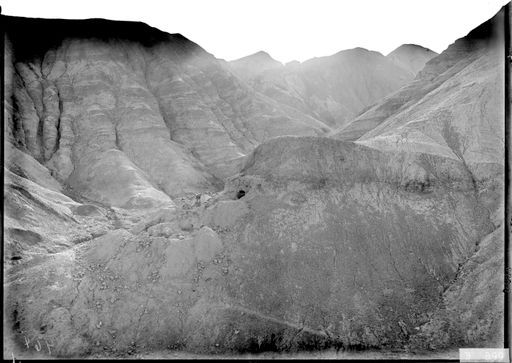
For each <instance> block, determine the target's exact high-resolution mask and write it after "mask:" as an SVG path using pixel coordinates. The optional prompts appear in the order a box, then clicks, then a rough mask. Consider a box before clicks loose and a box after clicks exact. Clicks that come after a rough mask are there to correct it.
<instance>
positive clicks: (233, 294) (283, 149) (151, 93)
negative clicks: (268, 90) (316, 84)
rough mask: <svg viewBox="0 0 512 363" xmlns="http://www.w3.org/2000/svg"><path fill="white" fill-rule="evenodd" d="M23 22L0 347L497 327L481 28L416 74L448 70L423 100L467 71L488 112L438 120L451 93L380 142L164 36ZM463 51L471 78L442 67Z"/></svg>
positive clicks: (483, 335)
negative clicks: (471, 121)
mask: <svg viewBox="0 0 512 363" xmlns="http://www.w3.org/2000/svg"><path fill="white" fill-rule="evenodd" d="M6 19H7V20H8V23H9V22H11V31H12V30H15V29H17V28H16V27H17V26H19V24H18V25H16V24H15V23H16V21H15V20H16V19H12V18H6ZM27 21H28V22H31V21H34V20H21V23H20V24H27V23H23V22H27ZM41 22H42V23H38V21H36V23H37V24H39V25H37V24H36V25H37V26H40V25H41V24H42V25H44V26H45V27H46V28H45V29H46V30H45V31H46V32H47V33H46V34H48V32H50V33H51V32H54V33H53V35H52V37H49V38H48V39H53V40H52V41H50V40H48V41H47V42H46V43H44V42H43V43H37V44H36V45H34V47H32V48H31V47H27V46H26V45H27V44H31V43H28V39H27V38H24V36H23V34H22V33H19V34H17V33H15V32H11V33H8V35H9V37H8V46H7V52H6V54H5V59H6V67H7V71H6V76H7V77H6V80H7V83H6V95H7V97H6V104H5V108H4V113H5V115H6V120H7V122H6V124H5V127H6V165H5V169H4V170H5V174H6V183H5V188H6V190H5V193H6V197H5V200H4V207H5V208H4V210H5V222H6V223H5V238H6V258H7V261H8V265H7V269H6V272H7V273H6V277H5V280H4V287H5V291H6V301H5V311H4V313H5V317H6V318H5V319H4V324H5V327H6V331H7V335H6V338H5V339H4V342H5V343H6V347H7V348H6V350H4V355H6V354H7V355H8V356H9V357H10V352H15V355H16V357H20V356H22V357H25V356H30V355H31V354H33V355H34V356H36V357H41V356H53V357H55V356H58V357H64V356H67V357H77V356H82V357H90V356H101V357H105V356H108V357H116V356H121V357H126V356H127V355H132V354H136V353H140V352H154V351H166V352H175V351H184V350H185V351H192V352H203V353H240V352H261V351H268V350H272V351H278V352H294V351H300V350H310V349H323V348H325V349H327V348H331V347H334V348H357V349H361V348H362V349H365V348H366V349H380V351H381V352H386V351H389V350H390V349H398V350H407V351H412V352H417V351H419V350H422V349H427V350H429V351H430V352H431V351H438V352H439V351H440V350H441V349H449V348H453V347H461V346H470V347H471V346H473V347H474V346H484V347H495V346H496V345H500V344H501V343H502V341H501V340H502V339H503V335H502V331H501V325H500V317H501V316H502V315H500V314H502V313H503V301H502V299H501V296H502V295H501V286H502V283H501V281H500V280H498V279H493V274H499V271H502V268H503V258H502V255H503V252H502V250H501V249H500V246H501V243H502V237H503V236H502V232H501V230H500V229H499V227H500V225H502V224H503V217H502V214H501V213H502V212H501V211H502V210H501V209H500V205H501V204H502V200H503V194H502V178H503V176H502V174H503V172H502V169H501V164H500V160H499V155H502V152H503V151H502V150H501V149H500V146H499V144H497V145H491V144H492V143H491V142H490V141H489V140H488V139H487V138H489V137H491V136H489V135H490V133H489V132H488V130H491V129H493V130H495V131H496V132H497V133H496V135H494V136H496V137H499V130H500V128H499V127H500V126H499V125H495V123H497V122H498V121H499V120H498V119H497V117H490V116H491V115H494V113H493V112H495V111H492V110H491V109H490V106H489V105H497V104H499V103H500V102H501V101H500V100H499V99H497V96H498V95H499V93H498V92H494V91H493V88H492V86H489V85H493V84H494V83H492V82H491V83H488V82H487V80H488V77H490V75H491V73H492V69H494V70H495V68H492V67H494V66H492V67H491V66H489V64H487V63H486V62H489V59H488V57H487V56H485V55H484V54H483V53H482V52H483V51H482V49H486V48H480V44H489V42H488V41H486V40H484V38H485V37H484V35H485V34H482V32H481V30H480V31H477V32H476V33H473V35H475V34H477V35H478V34H479V35H478V38H479V39H480V40H478V41H471V42H470V43H468V44H470V45H468V46H467V47H462V48H460V47H459V48H457V47H455V48H453V47H452V48H450V49H449V50H448V51H447V52H446V54H445V53H443V54H441V55H440V56H439V57H437V58H434V59H432V60H431V61H430V62H429V63H428V65H427V67H426V68H425V69H424V71H423V73H422V74H423V75H421V74H420V76H419V79H423V78H422V77H427V75H429V76H428V77H433V78H432V79H434V80H438V81H439V80H440V79H441V78H442V77H447V78H446V79H444V78H443V79H444V81H442V82H441V81H439V82H441V83H442V85H441V86H440V87H445V86H446V85H449V84H450V82H454V83H453V84H452V86H451V87H452V88H451V90H452V93H448V91H446V92H445V93H444V97H443V98H442V99H441V98H433V99H432V100H430V101H428V102H430V103H428V105H430V107H431V108H432V110H434V111H432V112H435V110H439V109H443V110H445V111H446V109H447V108H448V106H449V105H452V106H453V104H452V102H454V101H455V100H459V96H460V95H461V94H462V93H461V92H462V91H461V90H460V89H461V87H462V88H463V89H464V90H465V91H464V92H466V93H468V94H471V95H472V96H475V97H476V95H474V94H473V93H471V92H473V91H472V90H473V88H472V87H473V86H474V87H476V88H475V89H476V90H480V91H481V90H482V89H484V90H487V91H486V92H488V93H485V92H483V93H480V95H481V98H477V99H479V100H480V99H481V100H484V101H485V100H487V101H485V102H487V103H485V102H484V104H478V105H476V106H474V110H475V112H476V111H478V112H481V115H483V116H485V118H484V120H486V121H485V122H488V123H489V126H488V128H484V127H483V126H482V128H481V129H479V130H480V131H481V132H482V135H480V136H478V134H476V133H471V132H470V131H469V129H468V128H460V126H461V122H462V121H461V120H462V119H463V117H464V115H467V112H466V111H467V107H469V106H468V102H469V99H468V102H466V103H464V102H460V103H459V104H460V107H455V106H454V107H453V109H452V110H451V112H452V116H453V117H445V118H443V120H444V121H443V122H444V123H443V124H442V125H444V126H442V127H441V129H436V128H435V127H434V126H433V124H432V123H431V122H427V121H428V120H427V121H426V122H425V123H424V125H425V126H424V128H423V129H422V130H423V131H424V132H425V134H427V133H428V132H431V133H432V135H433V134H435V133H436V132H441V133H442V132H445V134H442V135H444V136H443V137H444V138H443V139H441V138H438V139H435V137H434V136H432V138H433V139H435V140H436V141H435V142H432V144H431V145H429V147H423V146H422V145H424V144H425V143H421V142H417V143H413V142H409V141H410V140H413V139H412V138H410V137H409V138H406V141H407V142H403V143H402V144H401V146H400V147H389V146H390V145H391V144H392V143H390V142H384V143H382V145H384V146H381V144H379V143H378V142H376V141H375V142H374V141H372V140H376V139H377V138H378V137H380V136H381V135H383V136H386V135H387V134H385V133H383V134H376V136H372V137H371V138H368V139H365V140H361V141H358V142H355V143H354V142H351V141H343V140H337V139H333V138H327V137H318V136H315V135H316V134H323V133H325V132H324V131H328V130H329V128H328V127H327V126H325V125H324V124H322V123H321V122H319V121H318V120H317V119H314V118H312V117H310V116H306V115H305V114H304V113H301V112H300V111H299V109H298V108H288V107H287V106H284V105H283V103H282V102H281V101H279V100H278V101H275V100H272V99H270V98H268V97H267V96H265V95H262V94H260V93H258V92H256V91H254V90H253V89H251V88H250V87H249V86H248V85H247V84H246V83H244V81H241V80H239V78H237V76H236V75H234V74H233V73H231V72H230V70H229V69H228V66H226V65H225V64H223V63H222V62H219V61H217V60H215V58H213V56H211V55H209V54H208V53H206V52H205V51H204V50H202V49H201V48H200V47H198V46H197V45H195V44H194V43H192V42H190V41H188V40H186V39H185V38H183V37H182V36H180V35H168V34H165V33H161V32H158V31H156V30H153V29H150V28H149V27H147V26H145V25H143V24H133V23H116V24H117V25H118V27H117V28H116V27H112V26H111V25H112V23H111V22H103V21H98V20H91V21H85V23H84V22H76V23H75V22H71V23H67V22H63V23H61V22H59V21H55V22H56V23H55V24H54V23H52V22H54V21H53V20H52V21H50V20H48V21H41ZM52 24H53V25H52ZM65 24H67V25H66V26H68V28H67V29H68V31H67V32H66V34H71V35H73V37H72V39H60V38H59V37H58V36H57V35H56V34H55V33H58V30H59V29H60V27H61V26H64V25H65ZM70 24H75V25H73V26H71V25H70ZM91 24H95V25H96V26H97V27H96V28H94V29H95V30H94V33H93V34H92V35H91V33H90V29H91V27H90V25H91ZM36 25H34V26H36ZM42 25H41V26H42ZM50 25H51V26H50ZM37 29H41V32H43V30H42V28H37ZM52 29H53V30H52ZM84 32H85V33H84ZM484 33H485V32H484ZM487 36H488V34H487ZM55 39H57V41H54V40H55ZM16 44H24V46H17V45H16ZM456 44H466V43H463V42H461V41H459V42H458V43H456ZM454 49H455V50H456V51H454ZM457 49H458V50H457ZM492 49H494V48H492ZM473 57H474V58H473ZM467 62H469V63H471V64H472V66H471V67H470V68H467V67H466V66H467ZM482 62H483V63H482ZM454 63H455V64H459V66H460V67H462V68H460V69H459V70H460V72H459V73H457V74H452V73H450V72H452V68H451V67H455V66H454V65H453V64H454ZM492 64H494V63H492ZM475 65H480V66H481V67H480V66H479V67H476V68H475ZM488 66H489V67H490V68H489V67H488ZM457 67H458V66H457ZM429 70H430V71H429ZM470 70H471V72H473V73H472V74H473V76H474V75H475V74H482V77H483V78H482V79H483V80H482V82H476V83H475V84H472V85H466V86H467V87H465V86H464V85H465V83H464V84H462V85H461V84H460V83H457V82H458V79H459V78H457V77H459V76H460V75H461V74H465V73H464V72H469V71H470ZM445 71H446V72H445ZM443 72H445V73H446V74H445V75H444V76H442V75H441V74H442V73H443ZM471 72H469V73H468V77H469V74H470V73H471ZM475 72H476V73H475ZM163 75H165V77H164V76H163ZM450 75H451V76H450ZM439 77H441V78H439ZM418 82H419V83H418ZM421 82H424V83H423V86H424V87H427V86H426V85H427V83H426V82H425V81H418V79H417V80H416V81H413V82H412V83H411V84H409V85H408V86H406V88H405V89H408V90H413V89H416V88H415V87H417V85H418V84H420V83H421ZM436 82H437V81H436ZM433 84H437V83H435V82H433ZM463 86H464V87H465V88H464V87H463ZM489 87H491V89H489ZM405 89H402V90H401V91H399V92H398V94H401V92H405V91H404V90H405ZM418 89H421V90H422V91H421V92H423V91H424V89H423V88H421V87H420V88H418ZM421 92H420V91H418V93H417V95H418V94H421ZM475 92H476V91H475ZM431 94H432V97H434V96H435V94H436V92H435V91H433V92H431ZM486 94H487V96H485V95H486ZM449 95H453V99H452V98H450V97H449ZM423 97H427V96H421V98H422V99H423ZM428 97H430V96H428ZM436 97H437V96H436ZM390 99H393V100H394V101H393V102H395V103H394V104H395V105H397V107H398V108H399V109H400V108H401V107H404V108H407V109H408V110H409V111H408V112H411V113H410V114H411V115H412V114H414V112H416V111H414V110H413V107H412V106H411V105H409V104H408V103H407V102H408V101H407V100H405V99H402V100H405V101H404V102H405V104H404V105H398V103H399V102H401V101H400V99H399V98H396V95H394V96H392V97H391V98H388V99H387V100H386V102H387V101H389V100H390ZM411 102H412V101H411ZM443 102H446V103H443ZM426 105H427V100H426V99H425V100H423V101H421V102H419V103H418V105H417V107H418V110H420V111H418V112H424V111H421V109H424V106H425V107H426ZM485 105H488V106H485ZM378 107H380V106H379V105H377V106H376V108H375V109H377V108H378ZM443 107H444V108H443ZM368 112H375V110H374V109H373V108H372V109H371V110H369V111H368ZM363 115H364V114H363ZM487 116H489V117H487ZM404 117H405V116H404ZM397 120H398V118H397ZM403 120H405V118H404V119H403ZM356 121H357V120H356ZM387 122H388V121H383V122H382V123H381V124H380V125H384V126H382V127H383V130H384V129H385V130H389V135H392V134H393V133H395V132H398V131H397V130H402V129H404V128H411V127H413V126H414V127H415V126H417V125H419V124H420V121H419V120H416V122H414V123H412V124H410V123H407V124H406V125H405V126H404V125H402V124H401V123H399V122H398V121H397V124H396V125H395V124H393V122H391V121H389V124H388V123H387ZM475 122H476V119H475ZM478 122H480V123H479V125H481V123H482V122H483V121H478ZM386 125H387V126H386ZM393 125H394V126H393ZM395 126H396V127H395ZM443 127H444V128H443ZM372 130H373V128H372ZM375 130H376V129H375ZM439 130H441V131H439ZM443 130H444V131H443ZM486 130H487V131H486ZM375 132H377V131H375ZM386 132H387V131H386ZM288 134H294V135H298V136H285V137H278V138H274V139H271V140H266V139H267V138H271V137H273V136H278V135H288ZM494 136H493V137H494ZM386 137H387V136H386ZM478 137H480V138H481V140H480V139H478ZM465 138H468V140H475V142H474V144H470V147H468V148H465V149H460V147H462V146H464V145H467V144H465V143H464V142H463V141H461V140H466V139H465ZM265 140H266V141H265ZM414 140H416V139H414ZM422 140H423V141H424V139H422ZM442 140H445V144H446V145H445V144H443V143H442ZM493 140H494V139H493ZM408 142H409V143H408ZM472 145H476V146H472ZM482 145H484V146H482ZM472 147H474V149H472ZM468 150H480V151H481V153H480V154H479V152H480V151H479V152H477V151H475V152H474V153H471V152H469V151H468ZM494 151H496V152H501V154H498V155H497V156H496V155H494V156H493V155H492V153H493V152H494ZM477 154H478V155H480V156H478V157H476V156H475V155H477ZM490 171H491V172H490ZM225 177H227V178H225ZM224 178H225V179H224ZM222 179H224V180H225V183H224V186H223V190H220V189H221V188H222V183H221V180H222ZM466 302H468V304H466V305H464V304H463V303H466ZM470 304H471V306H470ZM473 305H475V306H476V308H473V307H472V306H473ZM438 332H441V333H442V334H437V333H438Z"/></svg>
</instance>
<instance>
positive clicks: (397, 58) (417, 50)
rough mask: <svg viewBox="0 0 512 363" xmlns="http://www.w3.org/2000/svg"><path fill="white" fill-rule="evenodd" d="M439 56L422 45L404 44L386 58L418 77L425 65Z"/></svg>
mask: <svg viewBox="0 0 512 363" xmlns="http://www.w3.org/2000/svg"><path fill="white" fill-rule="evenodd" d="M437 55H438V54H437V53H436V52H434V51H432V50H430V49H427V48H424V47H422V46H420V45H416V44H402V45H401V46H399V47H398V48H396V49H395V50H393V51H392V52H391V53H389V54H388V55H387V56H386V57H387V58H388V59H390V60H392V61H393V62H394V63H396V64H397V65H399V66H400V67H402V68H404V69H407V70H408V71H409V72H411V73H412V74H414V75H416V74H417V73H418V72H419V71H421V70H422V69H423V67H424V66H425V63H427V62H428V61H429V60H430V59H432V58H434V57H435V56H437Z"/></svg>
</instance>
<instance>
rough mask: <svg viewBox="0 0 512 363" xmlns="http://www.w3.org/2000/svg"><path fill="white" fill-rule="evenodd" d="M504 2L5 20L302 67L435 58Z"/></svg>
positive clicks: (59, 4) (25, 11)
mask: <svg viewBox="0 0 512 363" xmlns="http://www.w3.org/2000/svg"><path fill="white" fill-rule="evenodd" d="M507 2H508V1H506V0H251V1H249V0H145V1H128V0H126V1H112V0H87V1H70V0H44V1H41V0H3V1H2V14H5V15H16V16H26V17H40V18H68V19H84V18H106V19H113V20H132V21H142V22H145V23H147V24H149V25H151V26H153V27H156V28H158V29H160V30H163V31H167V32H169V33H181V34H182V35H184V36H185V37H187V38H189V39H190V40H192V41H194V42H196V43H198V44H199V45H200V46H202V47H203V48H204V49H206V50H207V51H208V52H210V53H212V54H214V55H215V56H216V57H218V58H223V59H226V60H232V59H236V58H240V57H243V56H246V55H249V54H252V53H255V52H257V51H260V50H264V51H266V52H268V53H269V54H270V55H271V56H272V57H274V58H275V59H277V60H279V61H281V62H288V61H291V60H299V61H305V60H307V59H309V58H313V57H320V56H325V55H331V54H334V53H336V52H338V51H340V50H343V49H349V48H355V47H363V48H367V49H371V50H376V51H379V52H381V53H383V54H384V55H386V54H388V53H389V52H391V51H392V50H393V49H395V48H396V47H398V46H399V45H401V44H404V43H414V44H419V45H422V46H424V47H427V48H430V49H432V50H434V51H436V52H438V53H440V52H442V51H443V50H444V49H446V47H447V46H448V45H450V44H451V43H453V42H454V41H455V40H456V39H457V38H460V37H462V36H464V35H466V34H467V33H468V32H469V31H471V30H472V29H473V28H475V27H477V26H478V25H480V24H481V23H483V22H484V21H486V20H487V19H489V18H491V17H492V16H493V15H494V14H495V13H497V12H498V10H499V9H500V8H501V7H502V6H503V5H505V4H506V3H507Z"/></svg>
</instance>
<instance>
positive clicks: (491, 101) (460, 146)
mask: <svg viewBox="0 0 512 363" xmlns="http://www.w3.org/2000/svg"><path fill="white" fill-rule="evenodd" d="M503 60H504V53H503V11H502V12H499V13H498V14H497V15H496V16H495V17H494V18H493V19H491V20H489V21H488V22H486V23H484V24H482V25H481V26H479V27H478V28H476V29H475V30H473V31H472V32H470V33H469V34H468V35H467V36H466V37H464V38H461V39H459V40H457V41H456V42H455V43H454V44H452V45H451V46H450V47H448V49H447V50H445V51H444V52H443V53H441V54H440V55H439V56H437V57H435V58H433V59H431V60H430V61H429V62H428V63H427V64H426V66H425V68H424V69H423V70H421V71H420V72H419V74H418V76H417V77H416V79H415V80H414V81H413V82H411V83H409V84H407V85H405V86H404V87H403V88H401V89H400V90H398V91H397V92H395V93H394V94H392V95H390V96H388V97H386V98H385V99H384V100H382V101H381V102H378V103H377V104H376V105H374V106H373V107H371V108H370V109H369V110H368V111H366V112H364V113H363V114H361V115H359V116H358V117H356V118H355V119H354V120H353V121H352V122H350V123H349V124H348V125H346V126H344V127H342V128H340V129H339V130H337V131H336V132H334V133H333V135H334V137H336V138H339V139H342V140H359V141H361V142H364V143H365V145H370V146H372V147H377V148H379V149H386V150H387V149H398V150H406V151H421V152H427V153H432V154H439V155H445V156H446V157H452V158H455V159H459V160H462V159H463V160H464V161H465V162H466V163H468V164H469V163H499V164H502V163H503V148H504V138H503V135H504V131H503V121H502V120H503V92H504V91H503V79H504V73H503V71H504V67H503Z"/></svg>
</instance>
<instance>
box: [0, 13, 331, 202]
mask: <svg viewBox="0 0 512 363" xmlns="http://www.w3.org/2000/svg"><path fill="white" fill-rule="evenodd" d="M4 21H5V24H6V26H5V28H6V32H7V38H8V39H9V41H8V48H9V50H8V52H7V53H8V55H9V59H7V60H8V61H9V60H10V62H8V72H7V73H9V75H8V78H7V80H11V84H9V86H8V87H7V88H8V92H7V94H8V97H7V104H8V105H9V107H8V108H7V110H8V111H10V114H9V117H8V120H10V122H9V123H8V129H7V130H8V135H7V137H8V138H9V140H11V142H12V143H13V144H14V145H16V146H17V147H19V148H20V149H21V150H23V151H25V152H27V153H28V154H29V155H31V156H32V157H34V158H35V159H36V160H38V161H39V162H40V163H42V164H43V165H45V166H46V167H47V168H48V169H49V170H50V171H51V172H52V174H53V175H54V176H55V177H56V178H57V179H58V180H59V181H60V182H61V183H65V184H68V185H70V186H71V187H73V188H74V189H75V190H79V191H80V192H81V193H82V195H84V196H86V197H88V198H90V199H93V200H96V201H99V202H102V203H107V204H111V205H114V206H123V207H143V206H150V205H151V206H153V205H158V204H161V203H162V202H165V203H172V197H175V196H177V195H179V194H183V193H187V192H197V191H199V190H208V189H209V190H216V189H218V188H219V187H220V186H221V185H222V179H223V178H224V177H226V176H229V175H231V174H233V173H235V172H236V170H237V167H238V166H239V165H240V164H241V163H242V162H243V158H244V156H245V154H246V153H247V152H249V151H250V150H252V148H253V147H254V146H255V145H257V144H258V143H260V142H261V141H263V140H265V139H268V138H271V137H274V136H278V135H286V134H292V135H293V134H296V135H317V134H323V133H325V132H326V131H328V130H329V128H328V127H327V126H325V125H323V124H322V123H321V122H319V121H317V120H314V119H313V118H311V117H308V116H305V115H302V114H301V113H300V112H297V111H296V110H293V109H289V108H286V107H285V106H281V105H279V104H276V103H275V102H273V101H272V100H270V99H267V98H265V97H263V96H261V95H259V94H256V93H255V92H254V91H252V90H251V89H249V88H247V87H246V86H244V85H243V84H242V83H241V82H240V81H239V80H238V79H237V78H236V77H235V76H234V75H233V74H231V73H230V71H228V70H227V69H225V67H224V66H223V65H222V64H221V63H220V62H218V61H217V60H216V59H215V58H214V57H213V56H212V55H210V54H208V53H206V52H205V51H204V50H203V49H201V48H200V47H199V46H197V45H196V44H194V43H192V42H190V41H189V40H187V39H186V38H184V37H183V36H181V35H179V34H178V35H169V34H166V33H162V32H160V31H158V30H156V29H153V28H150V27H148V26H146V25H144V24H130V23H123V22H118V23H116V22H109V21H104V20H85V21H59V20H43V19H39V20H36V19H23V18H13V17H4ZM27 29H30V31H31V35H30V36H31V38H30V39H28V38H27V35H26V33H25V31H26V30H27ZM34 37H36V38H34ZM34 42H36V43H38V46H37V47H32V46H31V44H33V43H34Z"/></svg>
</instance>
